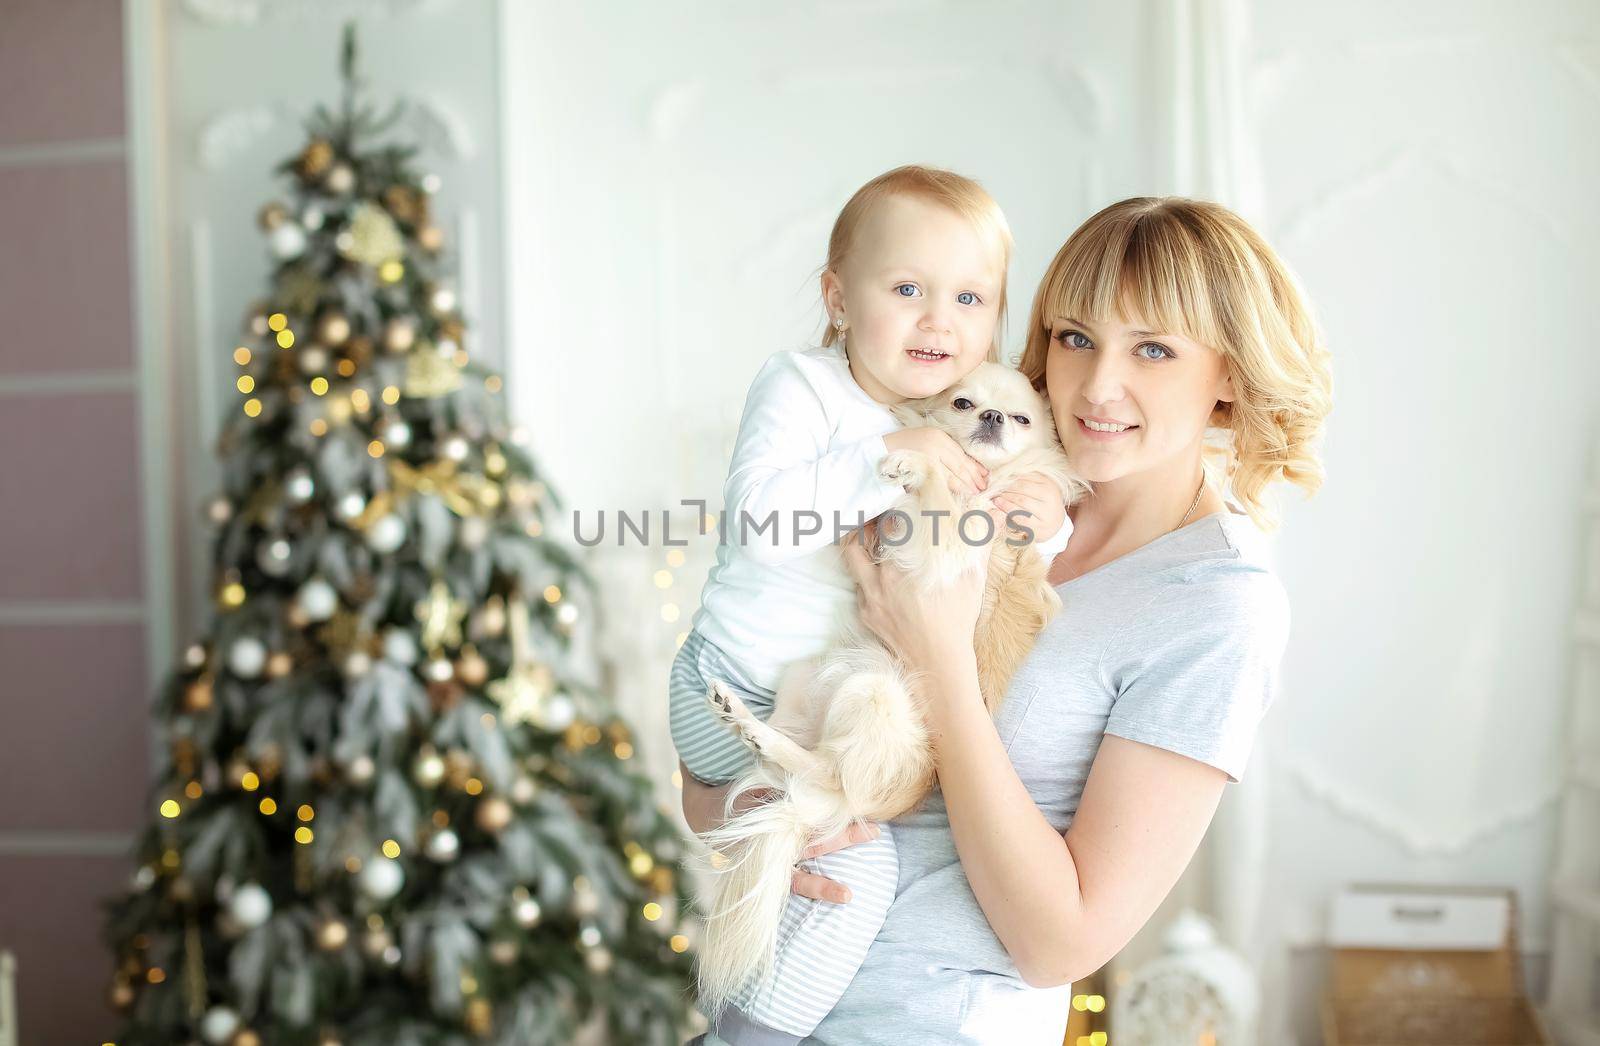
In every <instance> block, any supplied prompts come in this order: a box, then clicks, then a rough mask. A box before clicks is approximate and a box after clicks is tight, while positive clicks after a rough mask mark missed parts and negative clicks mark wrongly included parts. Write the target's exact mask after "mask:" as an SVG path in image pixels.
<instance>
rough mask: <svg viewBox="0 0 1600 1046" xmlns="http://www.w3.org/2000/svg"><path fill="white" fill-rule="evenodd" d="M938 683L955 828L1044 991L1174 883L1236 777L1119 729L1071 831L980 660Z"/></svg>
mask: <svg viewBox="0 0 1600 1046" xmlns="http://www.w3.org/2000/svg"><path fill="white" fill-rule="evenodd" d="M926 685H927V688H928V697H929V698H930V700H929V703H928V707H929V717H928V718H929V726H930V730H931V733H932V735H933V736H932V740H933V743H934V751H935V758H936V762H937V765H938V768H939V786H940V789H941V790H942V791H943V793H944V801H945V806H946V808H947V810H948V812H949V817H950V832H951V835H952V836H953V837H954V839H955V844H956V851H957V853H959V854H960V857H961V866H962V869H963V870H964V871H965V872H966V875H967V881H968V882H969V883H970V884H971V886H972V892H973V895H974V896H976V897H977V899H978V905H979V907H981V908H982V909H983V913H984V915H985V916H986V917H987V918H988V920H989V925H990V926H992V927H993V928H994V931H995V935H996V936H997V937H999V938H1000V943H1001V944H1003V945H1005V948H1006V951H1007V952H1008V953H1009V954H1010V955H1011V959H1012V961H1013V962H1015V963H1016V964H1017V971H1018V972H1019V973H1020V974H1021V975H1022V978H1023V980H1025V981H1026V982H1027V983H1028V984H1030V985H1032V986H1033V987H1035V988H1043V987H1053V986H1055V985H1059V984H1068V983H1071V982H1072V981H1075V980H1078V979H1080V978H1083V977H1086V976H1088V975H1089V974H1091V973H1093V972H1094V971H1095V970H1097V969H1099V968H1100V967H1101V966H1103V965H1105V963H1106V961H1107V960H1109V959H1110V958H1111V957H1112V956H1113V955H1115V954H1116V953H1117V952H1118V951H1120V950H1121V949H1122V947H1123V946H1124V945H1125V944H1127V942H1128V941H1129V940H1130V939H1131V938H1132V937H1133V935H1134V933H1136V932H1137V931H1138V929H1139V928H1140V927H1141V926H1143V925H1144V924H1145V922H1146V921H1147V920H1148V919H1149V918H1150V916H1151V915H1152V914H1153V913H1154V912H1155V910H1156V908H1157V907H1158V906H1159V905H1160V904H1161V901H1162V900H1163V899H1164V898H1165V897H1166V896H1167V894H1168V893H1169V892H1170V891H1171V890H1172V887H1173V885H1174V884H1175V883H1176V882H1177V881H1178V877H1179V876H1180V875H1181V874H1182V873H1183V870H1184V868H1185V867H1187V866H1188V864H1189V861H1190V860H1191V859H1192V858H1193V856H1194V853H1195V850H1196V849H1197V848H1198V847H1199V845H1200V840H1201V838H1202V837H1203V836H1204V835H1205V832H1206V828H1207V826H1209V825H1210V823H1211V817H1212V815H1213V814H1214V813H1215V811H1216V807H1217V802H1218V800H1219V799H1220V798H1221V795H1222V786H1223V785H1224V784H1225V783H1226V782H1227V779H1228V778H1227V775H1226V774H1225V773H1223V772H1222V771H1221V770H1218V769H1217V768H1215V767H1212V766H1208V765H1206V764H1205V763H1202V762H1200V761H1198V760H1195V759H1190V758H1189V757H1188V756H1183V755H1178V754H1177V753H1175V752H1169V751H1166V750H1165V749H1161V748H1155V747H1153V746H1151V745H1145V744H1140V743H1139V742H1137V741H1129V740H1126V739H1125V738H1121V737H1117V736H1115V735H1111V734H1107V735H1106V736H1105V737H1104V738H1103V739H1102V741H1101V744H1100V750H1099V752H1098V754H1097V755H1096V756H1095V760H1094V765H1093V766H1092V767H1091V769H1090V771H1089V779H1088V781H1087V782H1086V783H1085V785H1084V790H1083V796H1082V798H1081V799H1080V801H1079V804H1078V811H1077V813H1076V814H1075V815H1074V817H1073V822H1072V826H1071V827H1070V828H1069V829H1068V830H1067V833H1066V836H1065V838H1064V839H1063V837H1062V835H1061V834H1060V833H1058V832H1057V831H1056V830H1055V829H1054V828H1052V827H1051V826H1050V823H1049V822H1048V821H1046V820H1045V817H1044V815H1043V814H1042V813H1040V811H1039V808H1038V807H1037V806H1036V805H1034V803H1033V799H1032V797H1031V796H1029V795H1028V791H1027V789H1026V788H1025V787H1024V786H1023V784H1022V781H1021V779H1020V778H1019V777H1018V776H1017V773H1016V770H1015V769H1013V768H1012V766H1011V760H1010V759H1009V757H1007V755H1006V752H1005V748H1004V747H1003V746H1002V745H1001V743H1000V738H999V736H998V735H997V734H996V733H995V729H994V722H993V720H992V719H991V718H990V717H989V715H988V713H987V712H986V711H985V710H984V707H983V700H982V697H981V696H980V694H979V691H978V681H977V670H976V668H975V667H973V666H971V664H970V658H969V659H968V664H965V665H963V664H960V663H957V662H952V663H951V664H950V665H948V666H947V667H945V668H943V669H936V670H934V671H932V672H930V673H929V675H928V677H927V684H926Z"/></svg>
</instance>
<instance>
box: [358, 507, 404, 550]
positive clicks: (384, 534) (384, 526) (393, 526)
mask: <svg viewBox="0 0 1600 1046" xmlns="http://www.w3.org/2000/svg"><path fill="white" fill-rule="evenodd" d="M405 541H406V521H405V520H403V519H401V518H400V517H399V516H396V515H394V514H392V513H391V514H390V515H387V516H383V517H381V518H380V519H378V520H377V521H376V522H375V523H373V524H372V527H371V529H369V530H368V531H367V545H368V547H370V548H371V549H372V551H374V552H383V553H388V552H393V551H394V550H395V549H397V548H399V547H400V546H401V545H403V544H405Z"/></svg>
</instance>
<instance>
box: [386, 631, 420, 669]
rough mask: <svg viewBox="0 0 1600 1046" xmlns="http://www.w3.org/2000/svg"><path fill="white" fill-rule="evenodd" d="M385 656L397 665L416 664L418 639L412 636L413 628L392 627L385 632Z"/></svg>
mask: <svg viewBox="0 0 1600 1046" xmlns="http://www.w3.org/2000/svg"><path fill="white" fill-rule="evenodd" d="M383 656H384V657H386V658H388V659H389V660H390V661H393V662H394V663H395V664H397V665H414V664H416V663H417V641H416V640H415V639H414V638H412V636H411V630H410V629H406V628H398V627H396V628H390V629H389V630H388V631H387V632H385V633H384V634H383Z"/></svg>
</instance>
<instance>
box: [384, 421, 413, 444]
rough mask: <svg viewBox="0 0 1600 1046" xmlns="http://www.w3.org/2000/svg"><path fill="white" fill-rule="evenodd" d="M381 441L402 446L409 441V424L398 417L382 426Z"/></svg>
mask: <svg viewBox="0 0 1600 1046" xmlns="http://www.w3.org/2000/svg"><path fill="white" fill-rule="evenodd" d="M383 442H384V443H386V444H387V445H388V446H390V447H403V446H405V445H406V444H408V443H410V442H411V426H410V425H407V424H406V423H405V422H403V421H401V420H400V419H399V418H396V419H395V420H393V421H391V422H389V423H388V424H387V425H385V426H384V427H383Z"/></svg>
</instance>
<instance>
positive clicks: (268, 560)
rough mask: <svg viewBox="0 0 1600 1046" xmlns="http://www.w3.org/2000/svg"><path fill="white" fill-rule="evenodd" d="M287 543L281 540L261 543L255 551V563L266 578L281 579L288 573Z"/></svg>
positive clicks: (276, 539)
mask: <svg viewBox="0 0 1600 1046" xmlns="http://www.w3.org/2000/svg"><path fill="white" fill-rule="evenodd" d="M290 551H291V550H290V548H289V542H287V541H285V540H284V539H283V538H273V539H272V540H271V541H263V542H262V543H261V545H260V546H259V547H258V548H257V549H256V563H257V564H258V565H260V567H261V572H262V573H263V574H266V575H267V576H268V577H283V575H284V574H287V573H288V572H289V553H290Z"/></svg>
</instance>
